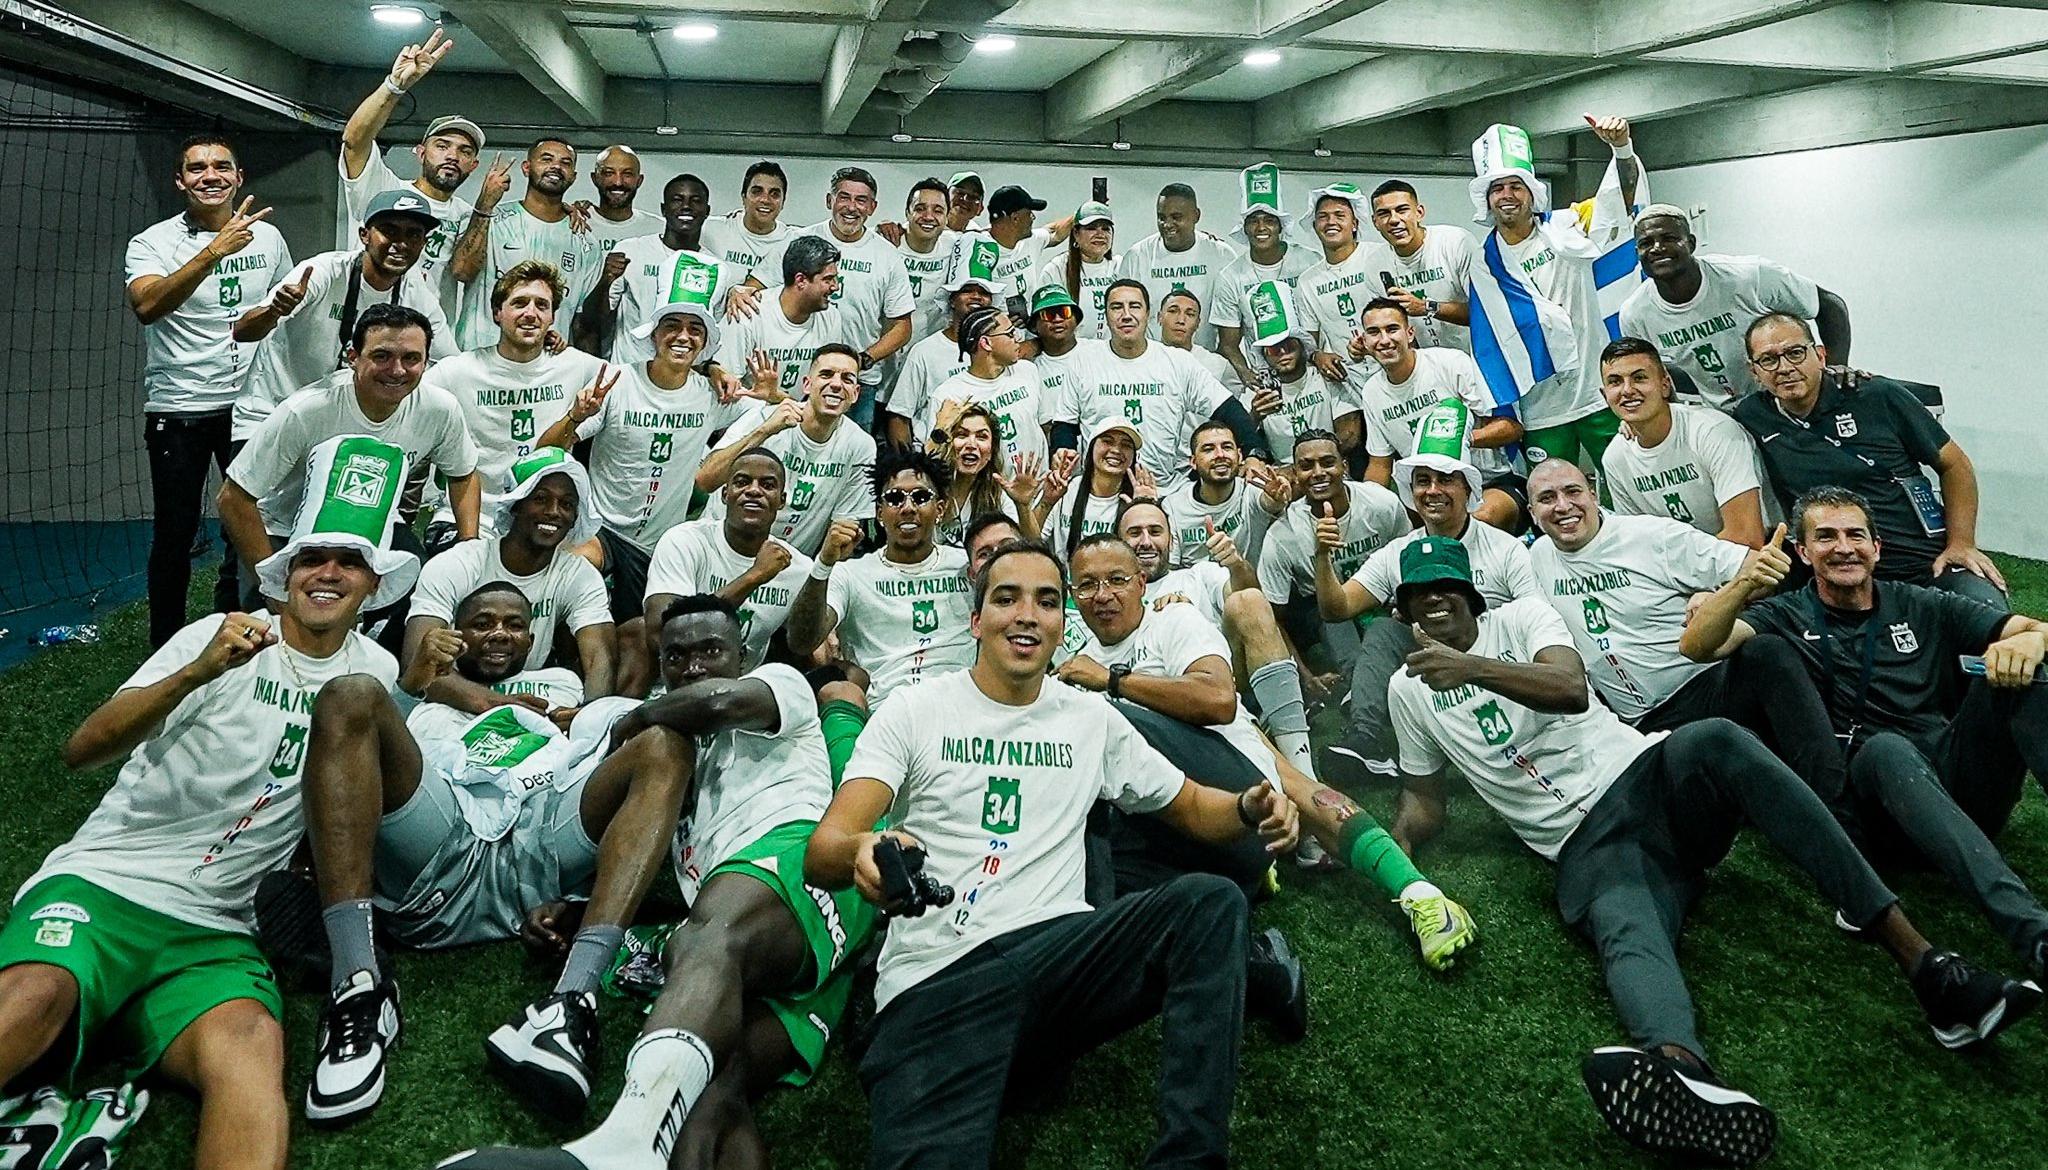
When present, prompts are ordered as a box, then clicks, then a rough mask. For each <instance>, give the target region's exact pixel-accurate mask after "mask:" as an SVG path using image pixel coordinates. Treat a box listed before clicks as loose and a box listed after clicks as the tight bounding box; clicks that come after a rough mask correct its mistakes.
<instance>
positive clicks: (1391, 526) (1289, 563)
mask: <svg viewBox="0 0 2048 1170" xmlns="http://www.w3.org/2000/svg"><path fill="white" fill-rule="evenodd" d="M1344 486H1345V487H1346V488H1348V489H1349V490H1350V492H1351V506H1350V507H1349V508H1348V509H1346V510H1345V512H1344V514H1343V515H1342V516H1339V517H1337V529H1338V532H1339V533H1341V534H1342V535H1343V537H1344V549H1343V551H1342V552H1338V553H1334V554H1332V555H1331V557H1330V566H1331V568H1332V569H1334V570H1335V571H1336V574H1337V579H1338V580H1339V581H1342V580H1344V579H1345V578H1347V577H1349V576H1351V575H1352V574H1353V573H1356V572H1358V568H1359V566H1360V565H1363V564H1364V563H1365V559H1366V558H1367V557H1368V556H1371V555H1372V553H1373V551H1374V550H1376V549H1379V548H1382V547H1384V546H1385V545H1386V544H1388V543H1389V542H1391V541H1392V540H1394V538H1396V537H1398V536H1400V535H1402V534H1403V533H1405V532H1407V531H1408V529H1409V523H1408V509H1407V508H1405V507H1403V506H1402V505H1401V501H1400V500H1399V499H1397V498H1395V496H1394V493H1393V492H1390V491H1388V490H1387V489H1386V488H1383V487H1381V486H1380V485H1378V484H1376V483H1362V482H1356V481H1353V482H1348V483H1346V484H1345V485H1344ZM1254 506H1256V505H1254ZM1308 508H1309V502H1308V500H1306V499H1299V500H1296V501H1294V502H1293V503H1291V504H1289V505H1287V512H1286V514H1285V515H1283V516H1281V517H1280V520H1279V522H1278V524H1277V525H1275V527H1274V528H1273V530H1272V531H1271V532H1269V533H1267V534H1266V544H1265V547H1264V548H1262V549H1260V550H1259V588H1260V589H1263V590H1264V591H1265V594H1266V600H1267V601H1269V602H1271V603H1272V604H1273V607H1274V608H1275V609H1278V608H1279V607H1280V606H1283V605H1286V604H1287V601H1288V599H1289V598H1291V597H1297V596H1299V597H1314V596H1315V595H1316V562H1315V551H1316V518H1315V517H1314V516H1312V515H1310V514H1309V510H1308Z"/></svg>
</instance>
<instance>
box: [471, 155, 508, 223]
mask: <svg viewBox="0 0 2048 1170" xmlns="http://www.w3.org/2000/svg"><path fill="white" fill-rule="evenodd" d="M511 189H512V160H511V159H509V158H506V157H505V155H504V152H502V151H500V152H498V153H496V154H493V155H491V169H490V170H487V171H485V172H484V185H483V189H482V190H480V191H478V192H477V193H476V209H477V210H478V211H479V212H482V213H484V214H486V215H488V214H489V213H490V211H491V209H492V208H494V207H496V206H498V200H500V199H503V198H504V197H505V192H507V191H510V190H511Z"/></svg>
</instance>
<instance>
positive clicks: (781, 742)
mask: <svg viewBox="0 0 2048 1170" xmlns="http://www.w3.org/2000/svg"><path fill="white" fill-rule="evenodd" d="M741 678H742V679H743V680H745V679H753V680H756V681H758V682H764V683H767V684H768V689H769V690H770V691H773V692H774V694H775V709H776V724H775V729H774V730H773V731H742V730H732V731H721V732H718V733H717V734H715V735H707V736H704V737H702V738H701V739H699V741H698V747H697V771H696V794H697V795H696V803H695V806H694V809H693V810H692V811H691V812H690V813H689V814H688V815H687V816H686V817H685V818H684V820H683V824H682V828H681V829H679V830H678V831H677V833H676V840H677V841H678V842H687V844H685V845H683V855H682V864H681V865H680V866H679V867H678V876H679V877H680V879H681V882H682V887H683V898H684V899H685V900H687V901H695V900H696V897H697V891H698V889H699V888H700V887H701V885H702V883H703V881H704V875H705V874H708V873H710V872H711V871H712V870H714V869H717V868H718V867H719V866H720V865H723V864H724V863H726V862H727V861H729V860H731V859H732V855H733V854H734V853H737V852H738V851H739V850H740V849H741V848H743V847H744V846H747V845H751V844H753V843H754V842H755V841H756V840H758V839H759V838H760V837H761V835H762V834H763V833H766V832H767V831H768V830H770V829H773V828H776V827H778V826H781V825H786V824H789V823H790V822H792V821H815V820H817V819H818V818H819V817H822V816H824V815H825V806H826V805H828V804H831V803H832V762H831V760H830V759H829V758H828V757H827V756H826V754H825V732H824V729H823V728H822V727H821V726H820V725H819V723H818V701H817V700H816V699H815V698H813V697H812V695H811V686H810V684H809V683H807V682H805V681H804V676H803V675H801V674H798V673H797V672H796V671H795V670H794V669H793V668H791V667H788V666H784V665H782V664H781V663H769V664H768V665H766V666H759V667H756V668H754V669H753V670H750V671H748V672H747V673H746V674H745V675H742V676H741Z"/></svg>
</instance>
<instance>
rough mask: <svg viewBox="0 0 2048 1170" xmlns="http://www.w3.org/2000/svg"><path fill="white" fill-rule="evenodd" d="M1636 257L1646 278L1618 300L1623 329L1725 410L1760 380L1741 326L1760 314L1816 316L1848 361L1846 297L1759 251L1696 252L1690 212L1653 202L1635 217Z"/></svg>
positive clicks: (1841, 359) (1832, 346)
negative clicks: (1648, 344) (1752, 366)
mask: <svg viewBox="0 0 2048 1170" xmlns="http://www.w3.org/2000/svg"><path fill="white" fill-rule="evenodd" d="M1635 237H1636V258H1637V260H1638V262H1639V263H1641V264H1642V266H1643V275H1645V276H1648V277H1649V278H1650V279H1649V280H1647V281H1644V282H1643V284H1642V285H1641V286H1640V287H1639V288H1637V289H1636V290H1635V291H1634V292H1633V293H1630V294H1629V298H1628V300H1627V301H1624V302H1623V303H1622V306H1621V335H1622V336H1623V337H1640V338H1643V339H1644V340H1646V341H1649V342H1651V343H1653V344H1655V345H1656V347H1657V352H1658V353H1659V354H1661V355H1662V356H1663V358H1664V361H1665V362H1666V363H1667V364H1669V365H1671V366H1673V367H1675V368H1677V369H1680V370H1683V371H1685V374H1686V376H1687V377H1688V378H1691V379H1692V384H1693V388H1694V389H1695V390H1697V391H1698V392H1699V395H1700V397H1702V398H1704V399H1706V401H1707V404H1708V405H1709V406H1716V407H1719V408H1721V409H1723V410H1726V409H1727V408H1728V407H1730V406H1731V405H1733V404H1734V402H1735V400H1736V399H1738V398H1741V397H1743V396H1744V395H1747V394H1754V393H1756V392H1757V391H1759V390H1761V389H1763V386H1762V384H1761V383H1759V382H1758V381H1757V378H1756V375H1755V373H1753V372H1752V371H1751V370H1750V368H1749V354H1748V352H1747V351H1746V350H1744V349H1743V345H1742V331H1743V329H1744V327H1745V326H1746V325H1747V324H1748V323H1749V322H1751V321H1754V320H1756V319H1757V318H1758V317H1761V316H1763V315H1764V314H1765V313H1785V314H1788V315H1790V316H1794V317H1798V318H1799V319H1801V320H1803V321H1812V322H1813V323H1814V325H1815V327H1816V328H1817V329H1818V330H1819V331H1820V337H1821V341H1822V343H1824V344H1825V345H1826V346H1827V349H1828V356H1830V357H1832V358H1833V359H1834V360H1835V361H1836V362H1838V363H1843V364H1846V363H1847V362H1848V360H1849V306H1848V305H1847V304H1844V303H1843V301H1842V298H1841V297H1839V296H1836V295H1835V294H1834V293H1831V292H1829V291H1828V290H1827V289H1824V288H1822V287H1820V286H1819V285H1817V284H1815V283H1813V282H1812V281H1810V280H1808V279H1806V278H1805V277H1803V276H1801V275H1799V274H1798V273H1796V272H1793V271H1792V270H1791V269H1789V268H1786V267H1784V266H1783V265H1780V264H1776V263H1774V262H1772V261H1770V260H1766V259H1764V258H1763V257H1761V256H1717V255H1714V254H1712V253H1701V252H1699V241H1698V240H1697V239H1694V238H1693V234H1692V217H1691V216H1689V215H1687V214H1686V212H1685V209H1684V208H1682V207H1674V206H1673V205H1671V204H1669V203H1653V204H1651V205H1650V206H1648V207H1645V208H1643V212H1642V214H1641V215H1638V216H1637V217H1636V227H1635Z"/></svg>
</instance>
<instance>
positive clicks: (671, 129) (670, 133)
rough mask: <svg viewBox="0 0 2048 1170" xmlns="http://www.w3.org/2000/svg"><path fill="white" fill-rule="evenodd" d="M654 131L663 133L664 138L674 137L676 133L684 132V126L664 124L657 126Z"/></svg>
mask: <svg viewBox="0 0 2048 1170" xmlns="http://www.w3.org/2000/svg"><path fill="white" fill-rule="evenodd" d="M654 132H655V133H656V134H659V135H661V136H662V137H663V138H674V137H675V136H676V135H678V134H681V133H682V132H683V130H682V127H680V126H665V125H664V126H656V127H655V128H654Z"/></svg>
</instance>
